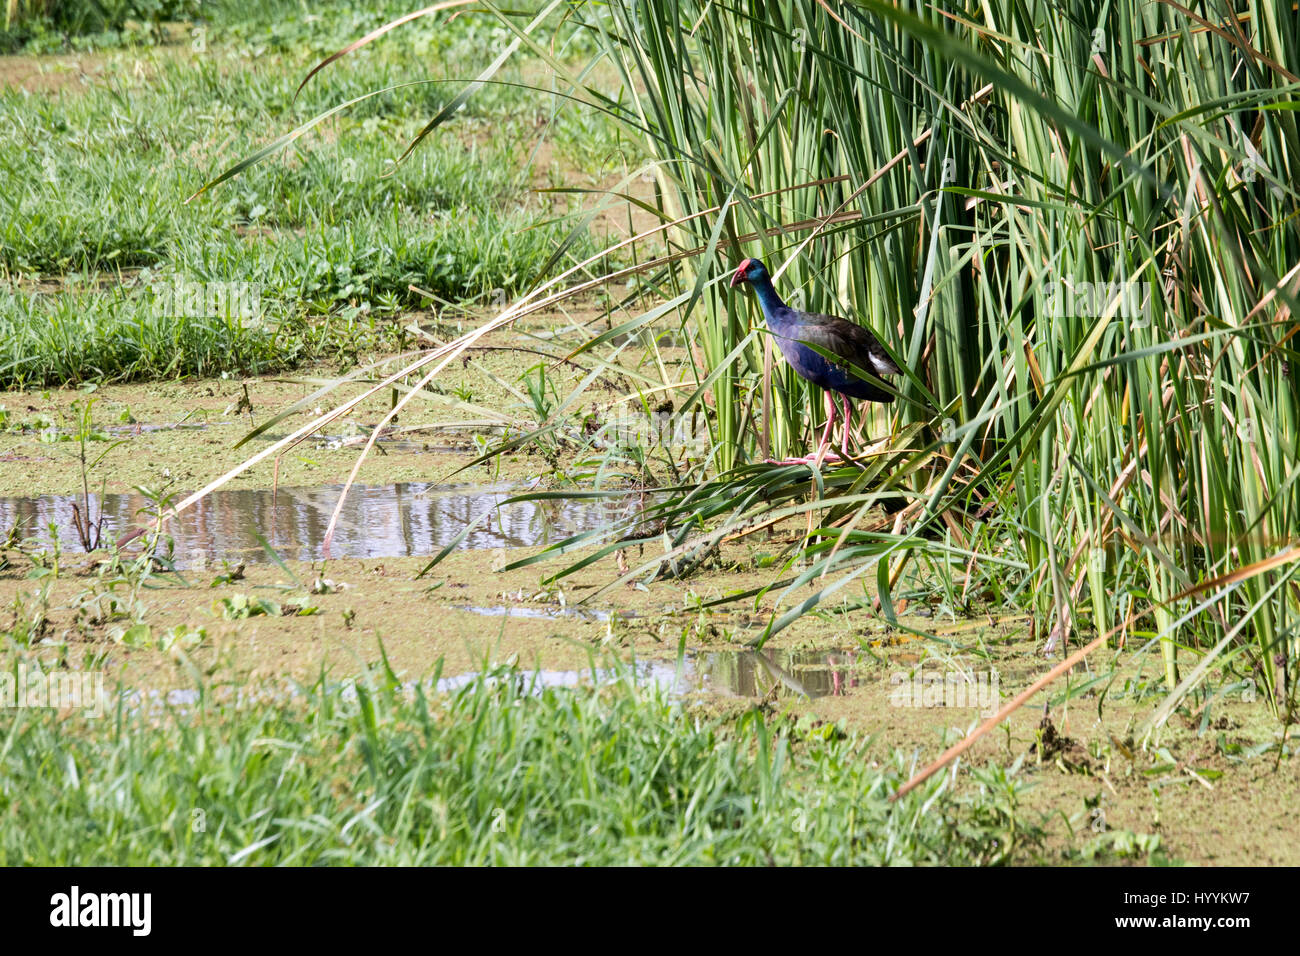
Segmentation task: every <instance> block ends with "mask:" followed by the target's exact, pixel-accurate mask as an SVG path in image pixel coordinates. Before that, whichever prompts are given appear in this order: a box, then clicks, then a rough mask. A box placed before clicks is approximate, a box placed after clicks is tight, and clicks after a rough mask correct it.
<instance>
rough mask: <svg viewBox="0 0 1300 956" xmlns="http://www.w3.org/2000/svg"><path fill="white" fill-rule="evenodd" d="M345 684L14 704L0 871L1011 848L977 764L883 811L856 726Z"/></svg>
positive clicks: (506, 681) (490, 680) (493, 677)
mask: <svg viewBox="0 0 1300 956" xmlns="http://www.w3.org/2000/svg"><path fill="white" fill-rule="evenodd" d="M353 686H354V687H355V694H340V693H339V692H338V689H337V687H335V688H333V689H331V688H327V687H326V685H325V683H324V682H321V683H318V684H317V685H316V686H314V687H312V688H310V689H308V690H307V691H306V693H305V695H304V696H303V697H301V698H298V699H295V700H294V701H292V702H290V703H289V705H288V706H286V705H285V702H284V701H283V700H280V701H277V702H268V703H250V702H248V701H249V700H251V699H252V698H251V697H248V696H246V702H245V705H244V706H242V707H234V706H223V705H221V704H219V703H217V700H216V696H215V695H213V694H209V693H204V694H203V695H202V697H201V701H200V702H199V703H198V704H197V705H196V706H194V707H193V708H191V709H188V710H185V709H170V710H167V711H165V712H161V713H158V712H154V710H156V708H154V709H151V707H150V705H148V704H146V705H144V706H142V707H141V706H137V707H136V709H135V710H132V709H131V708H129V707H128V706H126V704H123V705H122V706H120V707H119V708H118V709H117V711H116V712H115V713H111V714H109V715H107V716H105V717H103V718H100V719H98V720H95V719H84V720H83V719H81V718H77V719H73V720H62V721H61V720H59V719H57V718H56V717H55V716H53V714H52V713H50V712H42V711H36V710H20V711H17V717H16V719H15V721H14V723H13V726H12V728H11V731H10V734H9V742H8V745H7V746H6V747H5V748H4V750H3V752H0V813H2V814H3V815H4V818H5V820H6V825H5V827H4V829H3V832H2V833H0V862H3V863H4V864H7V865H13V864H19V863H22V864H63V863H70V862H73V861H75V862H77V863H81V864H117V865H139V864H151V865H157V864H295V865H302V864H331V863H332V864H376V863H383V864H557V863H576V864H594V865H609V864H627V863H633V864H642V863H644V864H649V863H659V864H662V863H669V864H791V863H824V864H849V863H869V864H917V863H921V864H925V863H950V864H955V863H988V862H998V861H1002V860H1005V859H1007V857H1008V855H1009V854H1010V853H1011V852H1012V851H1013V850H1016V849H1019V848H1022V847H1024V846H1027V845H1030V844H1032V842H1033V839H1034V834H1033V831H1032V830H1031V831H1026V830H1024V829H1022V828H1021V825H1020V824H1019V822H1018V821H1017V819H1016V816H1015V802H1016V794H1017V790H1018V787H1019V785H1018V784H1017V783H1015V782H1014V781H1013V780H1012V779H1011V778H1008V777H1006V776H1005V775H1003V774H1001V773H1000V772H990V774H989V775H987V776H984V777H982V778H981V780H980V782H979V783H978V784H977V786H976V788H975V789H976V791H977V793H976V795H975V796H973V797H972V798H970V800H968V801H964V800H959V799H957V798H955V797H953V796H952V794H951V793H950V792H948V790H947V788H946V785H936V786H934V787H932V788H931V789H930V790H929V791H928V792H927V793H925V794H923V795H922V794H918V795H913V797H911V798H908V799H905V800H903V801H900V802H899V803H898V804H896V805H891V804H890V803H889V802H888V800H887V797H888V794H889V793H890V792H892V790H893V789H894V788H895V787H896V786H897V784H898V782H899V781H900V779H901V778H902V773H901V772H902V771H903V769H904V767H903V763H902V761H901V759H900V760H895V761H888V764H889V765H888V767H887V768H886V769H883V770H877V769H872V768H871V766H870V764H869V762H868V761H867V760H865V759H863V758H864V752H865V751H866V750H867V743H866V742H864V741H863V740H862V739H859V738H857V737H850V736H845V735H843V734H842V733H840V732H838V731H837V730H835V728H833V727H829V726H825V725H823V726H818V727H808V726H803V725H796V724H795V723H794V722H793V721H790V720H786V719H784V718H776V719H774V720H771V719H768V718H765V717H764V716H763V714H762V712H761V711H759V710H753V711H749V712H747V713H746V714H745V715H743V716H742V717H740V718H739V719H738V720H735V721H727V720H722V719H718V718H706V717H701V716H698V715H693V714H692V713H690V711H689V710H688V709H687V708H686V707H685V706H684V705H683V704H681V703H680V702H674V701H672V700H670V699H667V698H664V697H662V696H660V695H658V694H656V693H654V692H647V691H645V690H643V689H638V688H637V687H635V686H634V685H633V684H632V683H631V682H630V681H627V680H618V681H614V682H612V683H609V684H607V685H604V686H601V687H599V688H596V689H592V688H578V689H553V688H547V689H541V688H538V687H536V686H534V685H533V684H532V678H530V676H529V674H527V673H526V672H521V671H519V670H516V669H511V668H500V669H495V670H492V671H490V672H489V673H488V674H487V675H486V676H485V677H483V678H481V679H477V680H473V681H471V682H470V683H468V684H466V685H465V686H463V687H461V688H460V689H459V690H456V691H453V692H446V693H437V694H433V695H429V696H426V694H425V693H424V692H423V691H421V690H416V691H415V692H414V693H410V692H408V691H407V690H405V689H403V688H402V687H401V685H400V684H398V683H397V682H396V681H390V682H389V683H387V684H386V685H384V686H380V687H375V686H369V685H368V686H362V685H353ZM135 700H136V703H137V705H138V704H139V698H136V699H135ZM923 804H928V812H925V813H922V812H920V811H921V808H922V806H923Z"/></svg>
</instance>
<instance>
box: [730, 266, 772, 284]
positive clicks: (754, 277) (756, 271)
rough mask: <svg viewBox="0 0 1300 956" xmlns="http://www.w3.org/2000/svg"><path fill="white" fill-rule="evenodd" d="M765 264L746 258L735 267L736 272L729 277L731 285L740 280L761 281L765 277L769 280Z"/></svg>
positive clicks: (740, 281)
mask: <svg viewBox="0 0 1300 956" xmlns="http://www.w3.org/2000/svg"><path fill="white" fill-rule="evenodd" d="M771 278H772V277H771V276H770V275H768V272H767V266H765V265H763V263H762V262H760V261H759V260H757V259H746V260H745V261H744V262H742V263H741V264H740V265H739V266H738V267H737V269H736V274H735V275H733V276H732V277H731V284H732V286H733V287H734V286H738V285H740V284H741V283H742V282H751V283H753V282H762V281H763V280H765V279H768V280H770V279H771Z"/></svg>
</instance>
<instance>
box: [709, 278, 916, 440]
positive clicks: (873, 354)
mask: <svg viewBox="0 0 1300 956" xmlns="http://www.w3.org/2000/svg"><path fill="white" fill-rule="evenodd" d="M742 282H748V283H749V284H750V285H751V286H753V287H754V292H755V293H756V294H757V295H758V303H759V305H761V306H762V307H763V318H764V319H765V320H766V321H767V327H768V329H769V330H770V331H771V332H772V336H773V337H774V338H775V339H776V344H777V347H778V348H779V349H780V350H781V354H782V355H784V356H785V360H786V361H787V362H789V363H790V366H791V368H793V369H794V370H795V371H796V372H798V373H799V375H800V377H801V378H805V379H807V380H808V381H810V382H812V383H813V384H814V385H817V386H819V387H821V388H823V389H825V390H826V408H827V419H826V430H825V431H824V432H822V440H821V445H820V446H819V447H818V449H817V453H816V454H814V455H808V456H807V457H804V458H792V459H788V460H787V461H784V462H780V464H807V463H809V462H813V461H821V460H822V459H823V458H825V457H827V456H828V454H829V457H832V458H840V457H841V456H840V455H836V454H835V453H834V452H829V453H828V452H827V448H828V447H829V445H830V437H831V427H832V426H833V425H834V424H835V412H836V408H835V399H834V398H833V397H832V395H831V393H832V392H834V393H836V394H838V395H839V398H840V402H841V403H842V406H843V410H844V437H843V439H841V441H840V451H841V452H842V454H843V458H847V457H848V455H849V423H850V422H851V421H852V418H853V406H852V404H851V403H850V399H853V398H861V399H865V400H866V401H868V402H881V403H882V404H888V403H890V402H892V401H893V400H894V396H893V395H891V394H890V393H889V392H886V391H885V390H884V389H882V388H880V387H879V386H877V385H873V384H871V383H870V382H868V381H866V380H865V379H862V378H859V377H858V376H857V375H855V374H854V373H853V372H852V371H850V370H849V368H848V367H846V365H837V364H836V363H835V362H833V361H831V360H830V359H828V358H826V356H825V355H822V354H821V353H820V352H818V351H817V350H816V349H814V348H810V346H812V345H815V346H817V348H820V349H821V350H822V351H823V352H826V353H829V354H830V355H838V356H839V357H841V358H842V359H844V361H845V363H847V365H852V366H855V367H857V368H860V369H862V370H863V371H867V372H871V373H873V374H875V375H880V376H885V375H899V374H902V371H903V370H902V369H900V368H899V367H898V366H897V365H896V364H894V360H893V359H891V358H890V357H889V354H888V353H887V352H886V351H885V350H884V348H883V347H882V346H881V344H880V343H879V342H878V341H876V337H875V336H874V335H872V334H871V333H870V332H869V331H867V330H866V329H864V328H863V327H862V326H860V325H858V324H856V323H854V322H850V321H848V320H847V319H838V318H836V317H835V316H833V315H815V314H813V313H810V312H801V311H800V310H798V309H792V308H790V307H789V306H788V305H786V304H785V303H784V302H782V301H781V297H780V296H779V295H777V294H776V289H774V288H773V287H772V277H771V275H769V274H768V271H767V267H766V266H765V265H763V263H761V262H759V261H758V260H757V259H746V260H745V261H744V262H742V263H741V264H740V267H739V268H737V269H736V274H735V275H733V276H732V277H731V284H732V285H733V286H737V285H740V283H742Z"/></svg>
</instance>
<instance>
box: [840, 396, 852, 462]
mask: <svg viewBox="0 0 1300 956" xmlns="http://www.w3.org/2000/svg"><path fill="white" fill-rule="evenodd" d="M840 400H841V401H842V402H843V403H844V437H843V438H841V439H840V451H841V452H842V457H844V458H848V457H849V428H850V426H851V425H852V424H853V405H852V404H851V403H850V402H849V397H848V396H847V395H841V396H840Z"/></svg>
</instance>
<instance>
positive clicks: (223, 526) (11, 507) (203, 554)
mask: <svg viewBox="0 0 1300 956" xmlns="http://www.w3.org/2000/svg"><path fill="white" fill-rule="evenodd" d="M341 491H342V486H341V485H320V486H316V487H311V488H281V489H279V491H278V492H277V493H276V494H275V495H274V496H272V493H271V492H270V491H269V490H262V489H258V490H253V489H247V490H245V489H238V488H223V489H220V490H218V491H214V492H213V493H212V494H210V495H208V496H207V497H206V498H204V499H203V500H202V501H200V502H199V503H198V504H196V505H194V506H193V507H192V508H191V509H190V510H188V511H186V512H185V513H184V514H183V515H181V516H180V517H179V518H178V519H175V520H173V521H172V522H171V523H170V524H169V526H168V532H169V533H170V534H171V536H172V538H173V539H174V540H175V549H176V550H175V554H176V559H177V564H178V566H181V567H194V566H201V565H203V564H204V563H207V562H212V561H216V560H220V559H227V560H254V561H257V560H262V559H263V558H264V557H265V553H264V550H263V548H262V545H261V544H260V543H259V541H258V536H259V535H261V536H262V537H264V538H265V539H266V541H267V542H268V543H269V544H270V545H271V546H272V547H273V548H275V550H276V551H277V552H279V553H280V555H281V556H282V557H285V558H288V559H297V560H316V559H319V558H322V557H323V556H324V554H323V547H322V544H323V541H324V538H325V529H326V528H327V527H328V525H329V520H330V515H331V513H332V512H333V510H334V506H335V504H336V503H337V502H338V497H339V494H340V492H341ZM521 492H522V489H519V488H515V487H512V486H509V485H497V486H488V487H483V486H464V485H462V486H447V485H434V484H430V483H426V482H404V483H399V484H394V485H354V486H353V488H352V489H351V490H350V491H349V492H348V498H347V501H346V503H345V504H344V507H343V511H342V513H341V514H340V516H339V522H338V527H337V528H336V530H335V532H334V540H333V543H332V545H331V548H330V555H331V557H334V558H400V557H410V556H416V557H427V556H431V555H433V554H435V553H436V552H437V551H439V550H441V549H442V548H443V547H445V546H446V545H448V544H450V543H451V542H452V541H454V540H455V539H456V537H457V535H459V534H460V533H461V532H462V531H464V530H465V528H466V526H467V525H470V524H471V523H473V522H475V521H476V520H479V519H480V518H483V516H484V515H487V517H486V518H485V519H484V520H482V521H480V522H479V524H477V525H476V526H475V527H474V528H473V529H472V530H471V531H470V532H469V533H468V534H467V535H466V537H465V539H464V540H463V541H462V542H461V543H460V545H459V546H458V547H461V548H521V547H529V546H532V545H538V544H549V543H551V542H554V541H558V540H563V539H564V538H566V537H568V536H570V535H573V534H578V533H580V532H583V531H592V530H596V529H599V528H607V527H614V526H617V525H619V524H620V523H622V522H624V521H625V520H626V519H628V518H629V517H631V516H633V515H634V514H635V513H636V512H637V510H638V509H639V507H640V498H639V496H636V495H630V496H628V497H618V498H607V499H594V498H578V499H548V500H545V501H529V502H521V503H517V504H512V505H509V506H506V507H501V506H500V505H501V502H502V501H505V500H506V499H507V498H510V497H511V496H512V495H517V494H520V493H521ZM90 501H91V508H90V510H91V513H92V514H93V515H95V516H96V517H98V515H99V514H100V512H101V506H102V512H103V515H104V540H106V541H112V540H115V539H117V538H118V537H120V536H122V535H124V534H126V533H127V532H129V531H130V530H131V529H133V528H137V527H144V526H148V524H149V517H148V514H149V512H151V511H152V509H153V503H152V502H150V501H149V500H148V499H146V498H144V497H143V496H141V495H137V494H110V495H104V496H103V497H102V499H101V497H100V496H99V495H94V494H92V495H91V496H90ZM74 505H75V506H77V507H80V496H77V495H42V496H41V497H38V498H36V497H33V498H0V531H2V530H7V529H9V528H11V527H14V526H15V525H18V526H19V527H20V529H21V532H22V534H24V535H29V536H31V537H33V538H35V539H37V540H38V541H43V542H45V543H49V541H50V526H51V525H53V526H54V528H55V531H56V533H57V535H58V537H59V542H60V546H61V547H62V548H64V549H66V550H70V551H76V550H79V549H80V544H79V541H78V537H77V533H76V530H75V528H76V525H75V523H74V519H73V508H74Z"/></svg>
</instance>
